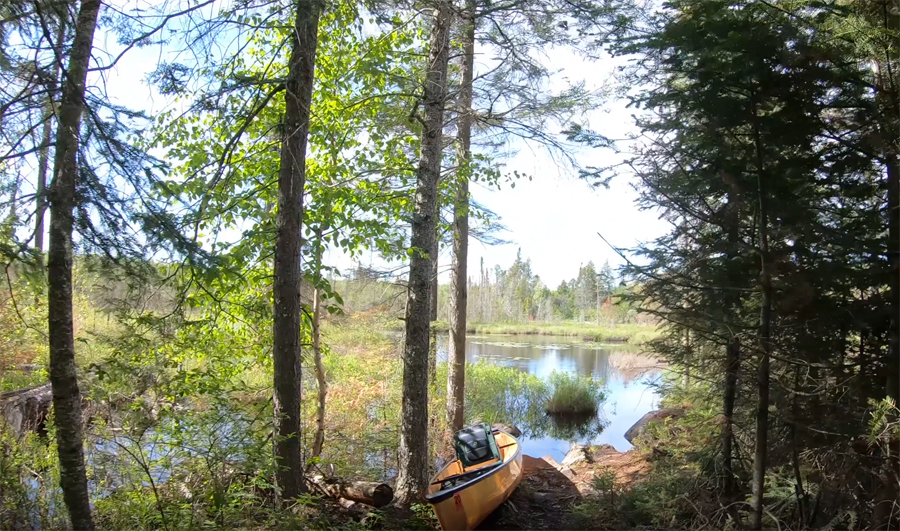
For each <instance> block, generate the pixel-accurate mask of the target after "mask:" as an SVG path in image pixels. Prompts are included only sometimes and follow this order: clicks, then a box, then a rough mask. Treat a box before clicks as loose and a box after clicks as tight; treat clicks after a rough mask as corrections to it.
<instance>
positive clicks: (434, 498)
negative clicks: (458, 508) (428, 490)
mask: <svg viewBox="0 0 900 531" xmlns="http://www.w3.org/2000/svg"><path fill="white" fill-rule="evenodd" d="M503 433H506V432H503ZM506 435H509V434H508V433H506ZM509 436H510V437H511V438H512V439H513V440H515V441H516V444H517V445H518V446H517V448H516V453H514V454H513V456H512V457H511V458H509V459H508V460H507V461H504V462H503V463H501V464H500V465H498V466H495V467H494V468H492V469H491V471H490V472H488V473H487V474H484V475H481V476H478V477H476V478H475V479H472V480H471V481H467V482H465V483H463V484H462V485H457V486H456V487H452V488H450V489H446V490H439V491H437V492H435V493H434V494H426V495H425V501H427V502H428V503H430V504H432V505H434V504H438V503H441V502H442V501H444V500H448V499H450V498H451V497H452V496H453V495H454V494H456V493H457V492H459V491H461V490H465V489H467V488H469V487H471V486H472V485H474V484H476V483H478V482H480V481H482V480H484V479H486V478H489V477H491V476H493V475H494V474H496V473H498V472H500V471H501V470H503V469H504V468H506V467H507V466H509V465H510V464H511V463H512V462H513V461H515V460H516V459H517V458H518V457H519V456H520V455H522V445H521V444H520V443H519V441H518V439H516V438H515V437H513V436H512V435H509ZM453 463H455V461H451V462H450V463H449V464H448V465H447V466H445V467H444V468H442V469H441V470H440V471H438V473H437V474H435V477H437V476H439V475H440V473H441V472H442V471H443V470H444V469H445V468H447V467H449V466H450V465H452V464H453Z"/></svg>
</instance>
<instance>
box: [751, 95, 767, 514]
mask: <svg viewBox="0 0 900 531" xmlns="http://www.w3.org/2000/svg"><path fill="white" fill-rule="evenodd" d="M754 114H755V109H754ZM754 120H756V117H755V116H754ZM754 137H755V144H756V157H757V178H758V182H759V185H758V188H759V259H760V273H759V281H760V288H761V291H762V300H761V301H760V308H759V352H760V360H759V369H758V371H757V375H756V387H757V392H758V395H759V396H758V401H757V404H756V451H755V452H754V455H753V498H752V500H751V505H752V507H753V521H752V523H751V529H762V517H763V496H764V495H765V485H766V461H767V458H768V442H769V363H770V356H771V352H772V344H771V323H772V273H771V271H770V266H771V264H769V260H770V257H769V209H768V191H767V186H766V185H767V183H766V175H765V170H764V167H763V154H762V139H761V135H760V132H759V124H758V123H754Z"/></svg>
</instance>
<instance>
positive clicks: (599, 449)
mask: <svg viewBox="0 0 900 531" xmlns="http://www.w3.org/2000/svg"><path fill="white" fill-rule="evenodd" d="M618 453H620V452H619V451H618V450H616V447H615V446H613V445H611V444H598V445H595V446H591V456H592V457H600V456H603V455H615V454H618Z"/></svg>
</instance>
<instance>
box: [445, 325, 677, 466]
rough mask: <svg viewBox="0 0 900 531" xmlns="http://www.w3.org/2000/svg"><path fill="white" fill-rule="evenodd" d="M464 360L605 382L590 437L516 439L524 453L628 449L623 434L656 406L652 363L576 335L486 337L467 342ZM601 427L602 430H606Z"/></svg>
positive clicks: (557, 454) (540, 454) (560, 455)
mask: <svg viewBox="0 0 900 531" xmlns="http://www.w3.org/2000/svg"><path fill="white" fill-rule="evenodd" d="M437 349H438V361H446V359H447V338H446V336H443V337H441V338H440V339H439V340H438V345H437ZM466 360H467V362H469V363H476V362H478V361H485V362H487V363H491V364H495V365H501V366H506V367H513V368H516V369H518V370H520V371H523V372H526V373H529V374H533V375H535V376H537V377H539V378H546V377H548V376H549V375H550V374H551V373H552V372H553V371H558V372H568V373H573V374H577V375H581V376H591V377H593V378H595V379H599V380H601V381H603V382H604V384H605V390H606V400H605V401H604V403H603V404H602V405H601V406H600V411H599V412H598V416H599V419H600V421H601V422H599V423H596V422H595V425H594V426H593V429H592V430H591V433H590V434H589V435H587V436H584V437H578V438H575V439H570V440H563V439H557V438H553V437H552V436H542V437H534V438H532V437H529V436H528V434H527V433H526V435H524V436H523V437H521V438H520V439H519V442H520V443H521V444H522V450H523V451H524V453H525V454H526V455H530V456H533V457H543V456H546V455H549V456H550V457H553V458H554V459H556V460H557V461H560V460H562V459H563V457H565V455H566V453H567V452H568V451H569V449H570V448H571V447H572V444H573V443H580V444H611V445H612V446H614V447H615V448H616V449H617V450H619V451H626V450H629V449H630V448H631V444H630V443H629V442H628V441H627V440H625V432H626V431H627V430H628V428H630V427H631V426H632V425H633V424H634V423H635V422H637V421H638V420H639V419H640V418H641V417H642V416H644V414H646V413H648V412H650V411H653V410H654V409H657V408H658V407H659V396H658V395H657V394H656V392H655V390H654V388H653V386H652V385H651V384H652V383H653V382H655V381H656V380H657V379H658V378H659V375H660V371H659V369H658V368H657V367H656V366H655V365H654V361H653V360H652V359H651V358H648V357H647V356H643V355H641V354H638V353H635V352H633V351H630V350H629V349H626V348H623V347H617V346H611V345H599V344H596V343H587V342H584V341H581V340H579V339H578V338H574V337H561V336H536V335H528V336H526V335H516V336H503V335H488V336H469V337H467V338H466ZM604 425H605V426H604Z"/></svg>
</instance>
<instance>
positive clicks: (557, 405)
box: [544, 371, 604, 415]
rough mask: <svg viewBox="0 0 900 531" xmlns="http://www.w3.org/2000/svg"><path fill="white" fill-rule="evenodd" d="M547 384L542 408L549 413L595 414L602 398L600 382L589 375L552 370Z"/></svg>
mask: <svg viewBox="0 0 900 531" xmlns="http://www.w3.org/2000/svg"><path fill="white" fill-rule="evenodd" d="M549 385H550V389H551V391H550V397H549V398H548V399H547V402H546V405H545V407H544V409H545V410H546V411H547V413H550V414H575V415H579V414H580V415H596V414H597V407H598V406H599V405H600V402H602V401H603V399H604V394H603V386H602V384H601V383H600V382H598V381H597V380H594V379H593V378H590V377H586V376H575V375H571V374H569V373H564V372H555V371H554V372H553V373H552V374H551V375H550V378H549Z"/></svg>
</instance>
